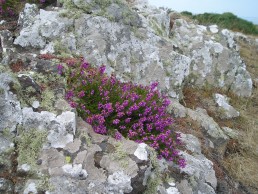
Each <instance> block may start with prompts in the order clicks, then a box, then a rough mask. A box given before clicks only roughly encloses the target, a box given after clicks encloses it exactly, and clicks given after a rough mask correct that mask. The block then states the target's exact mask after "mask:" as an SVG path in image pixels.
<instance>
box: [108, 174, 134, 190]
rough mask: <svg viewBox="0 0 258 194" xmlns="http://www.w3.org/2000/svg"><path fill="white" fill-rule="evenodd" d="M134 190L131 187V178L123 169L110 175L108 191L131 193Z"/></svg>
mask: <svg viewBox="0 0 258 194" xmlns="http://www.w3.org/2000/svg"><path fill="white" fill-rule="evenodd" d="M132 190H133V188H132V187H131V178H130V177H129V176H128V175H126V174H124V172H122V171H118V172H115V173H114V174H112V175H109V176H108V191H110V192H112V191H113V192H114V193H130V192H131V191H132Z"/></svg>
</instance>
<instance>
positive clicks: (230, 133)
mask: <svg viewBox="0 0 258 194" xmlns="http://www.w3.org/2000/svg"><path fill="white" fill-rule="evenodd" d="M222 129H223V131H224V133H225V134H226V135H227V136H228V137H229V138H232V139H237V138H238V136H239V132H238V131H237V130H234V129H231V128H229V127H222Z"/></svg>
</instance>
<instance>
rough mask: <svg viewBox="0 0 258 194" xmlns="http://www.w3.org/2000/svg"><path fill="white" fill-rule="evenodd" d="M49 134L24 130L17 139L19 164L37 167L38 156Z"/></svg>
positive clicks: (41, 131)
mask: <svg viewBox="0 0 258 194" xmlns="http://www.w3.org/2000/svg"><path fill="white" fill-rule="evenodd" d="M46 137H47V132H46V131H43V130H37V129H29V130H24V131H22V133H21V134H20V135H19V137H18V139H17V147H18V158H17V160H18V162H19V164H29V165H31V166H32V167H33V166H35V165H36V160H37V158H38V154H39V152H40V150H41V148H42V145H43V143H44V142H45V141H46Z"/></svg>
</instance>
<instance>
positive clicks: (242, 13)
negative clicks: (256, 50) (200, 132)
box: [148, 0, 258, 24]
mask: <svg viewBox="0 0 258 194" xmlns="http://www.w3.org/2000/svg"><path fill="white" fill-rule="evenodd" d="M148 1H149V4H151V5H155V6H157V7H168V8H171V9H172V10H175V11H179V12H181V11H190V12H192V13H204V12H208V13H224V12H232V13H234V14H235V15H237V16H239V17H241V18H245V19H248V20H251V21H252V22H253V23H256V24H258V0H148Z"/></svg>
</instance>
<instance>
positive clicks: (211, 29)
mask: <svg viewBox="0 0 258 194" xmlns="http://www.w3.org/2000/svg"><path fill="white" fill-rule="evenodd" d="M209 29H210V31H211V33H213V34H216V33H218V31H219V29H218V26H217V25H211V26H209Z"/></svg>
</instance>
